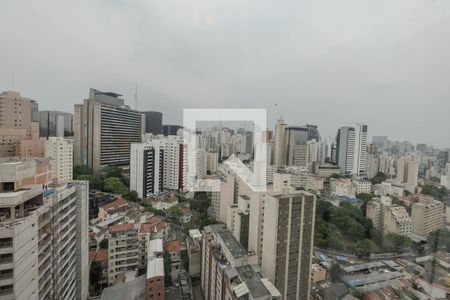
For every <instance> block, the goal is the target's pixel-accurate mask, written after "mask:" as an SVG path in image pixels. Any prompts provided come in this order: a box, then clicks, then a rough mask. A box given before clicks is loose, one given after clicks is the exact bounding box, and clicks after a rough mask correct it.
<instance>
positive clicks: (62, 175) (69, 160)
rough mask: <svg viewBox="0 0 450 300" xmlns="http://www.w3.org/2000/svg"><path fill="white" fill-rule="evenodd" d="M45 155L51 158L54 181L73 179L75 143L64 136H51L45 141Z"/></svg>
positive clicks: (64, 181)
mask: <svg viewBox="0 0 450 300" xmlns="http://www.w3.org/2000/svg"><path fill="white" fill-rule="evenodd" d="M44 156H45V157H48V158H50V160H51V166H52V182H53V183H55V184H63V183H66V182H69V181H72V179H73V178H72V176H73V175H72V172H73V171H72V170H73V143H72V142H71V141H69V140H65V139H64V138H62V137H49V138H48V140H47V141H46V142H45V148H44Z"/></svg>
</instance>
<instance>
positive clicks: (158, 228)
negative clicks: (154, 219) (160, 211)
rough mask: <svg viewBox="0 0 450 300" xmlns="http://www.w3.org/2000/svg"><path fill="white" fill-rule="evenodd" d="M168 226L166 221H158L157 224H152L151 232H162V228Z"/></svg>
mask: <svg viewBox="0 0 450 300" xmlns="http://www.w3.org/2000/svg"><path fill="white" fill-rule="evenodd" d="M166 227H167V226H166V223H164V222H161V223H158V224H156V225H153V226H151V227H150V232H160V231H161V230H164V229H166Z"/></svg>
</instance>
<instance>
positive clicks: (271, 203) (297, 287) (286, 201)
mask: <svg viewBox="0 0 450 300" xmlns="http://www.w3.org/2000/svg"><path fill="white" fill-rule="evenodd" d="M315 203H316V198H315V195H313V194H310V193H308V192H304V191H299V192H291V193H285V192H281V193H273V194H269V195H267V197H266V200H265V209H264V232H263V244H262V274H263V275H264V276H266V277H267V278H268V279H269V280H270V281H271V282H273V283H274V284H275V286H276V287H277V289H278V290H279V291H280V293H281V295H282V297H283V299H297V300H300V299H308V297H309V289H310V282H311V264H312V256H313V246H314V243H313V240H314V218H315Z"/></svg>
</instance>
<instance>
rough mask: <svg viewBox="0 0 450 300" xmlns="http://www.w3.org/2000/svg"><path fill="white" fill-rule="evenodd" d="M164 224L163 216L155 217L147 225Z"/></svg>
mask: <svg viewBox="0 0 450 300" xmlns="http://www.w3.org/2000/svg"><path fill="white" fill-rule="evenodd" d="M161 222H162V218H161V216H157V215H153V216H151V217H150V218H148V219H147V223H148V224H150V225H152V226H153V225H156V224H159V223H161Z"/></svg>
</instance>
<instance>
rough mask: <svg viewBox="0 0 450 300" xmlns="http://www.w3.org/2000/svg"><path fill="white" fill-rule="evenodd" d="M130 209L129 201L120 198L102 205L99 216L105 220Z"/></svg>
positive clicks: (101, 219)
mask: <svg viewBox="0 0 450 300" xmlns="http://www.w3.org/2000/svg"><path fill="white" fill-rule="evenodd" d="M128 209H129V205H128V201H127V200H125V199H123V198H119V199H117V200H114V201H113V202H110V203H107V204H105V205H103V206H100V207H99V209H98V218H99V220H100V221H102V222H103V221H105V220H106V219H109V218H111V217H114V216H117V215H120V214H124V213H125V212H126V211H127V210H128Z"/></svg>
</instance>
